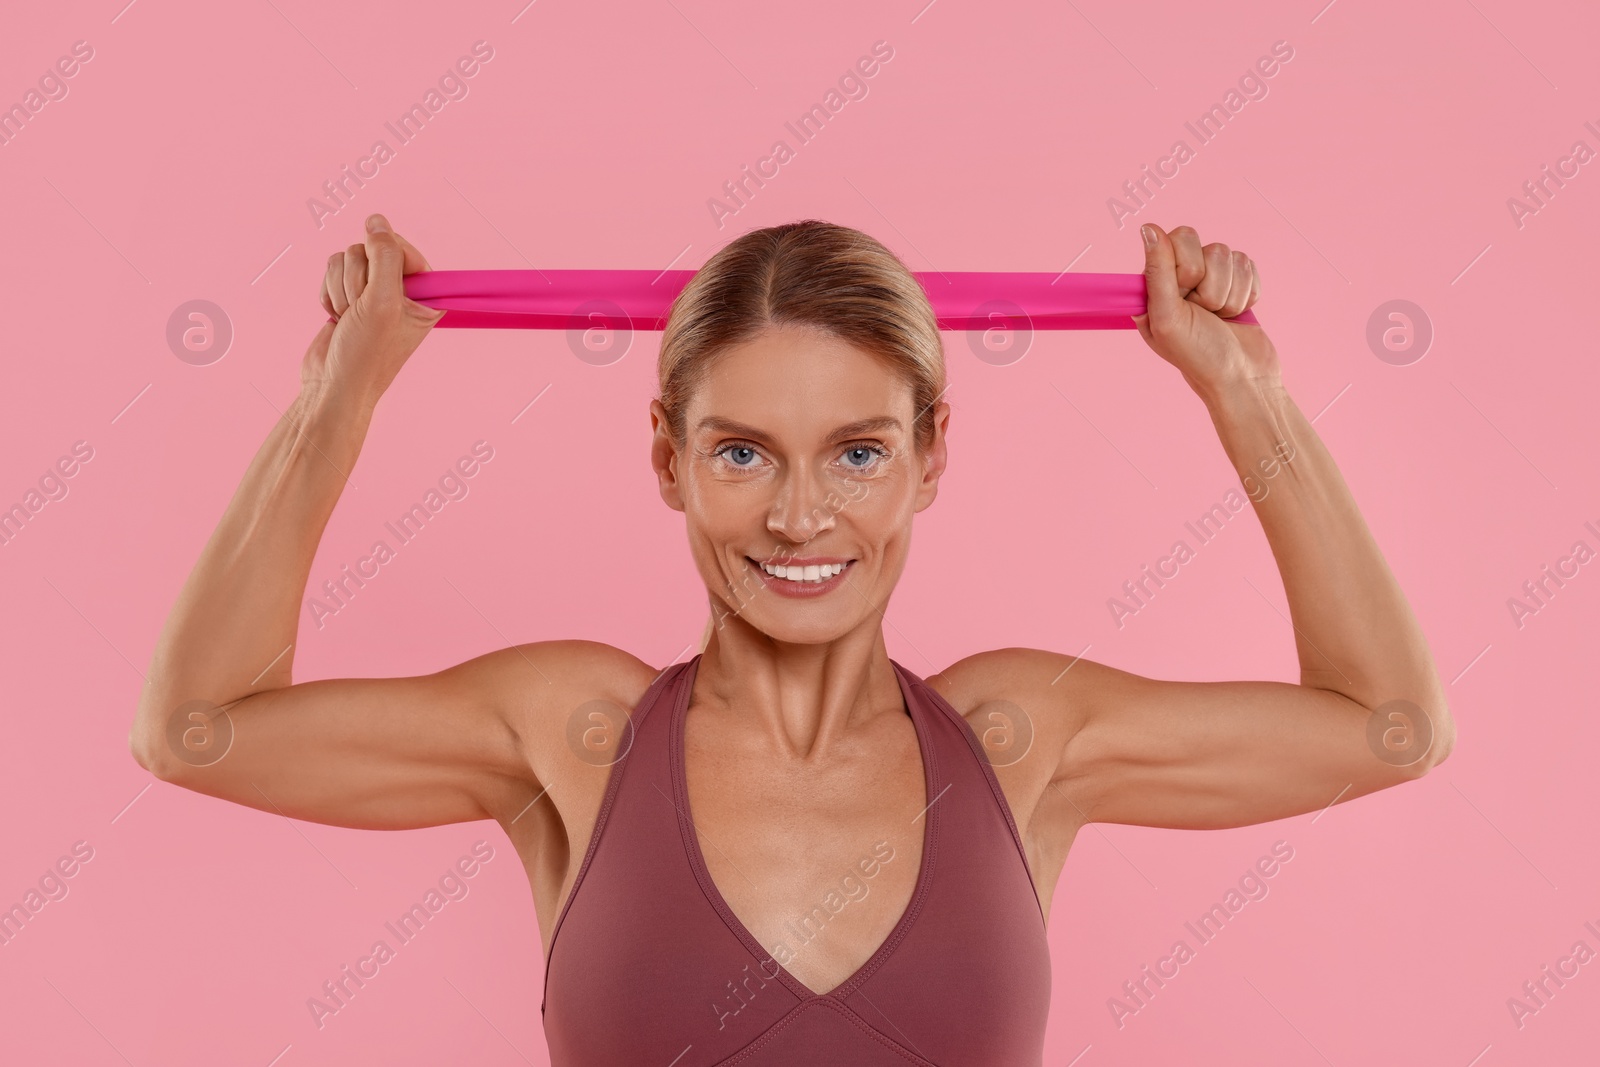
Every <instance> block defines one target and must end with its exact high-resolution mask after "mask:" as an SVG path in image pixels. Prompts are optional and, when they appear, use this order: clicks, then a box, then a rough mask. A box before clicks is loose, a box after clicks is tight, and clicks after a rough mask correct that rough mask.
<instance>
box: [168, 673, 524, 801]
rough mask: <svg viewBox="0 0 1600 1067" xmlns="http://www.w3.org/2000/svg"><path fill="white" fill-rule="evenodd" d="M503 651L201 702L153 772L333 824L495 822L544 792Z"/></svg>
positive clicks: (170, 741)
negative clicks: (401, 674)
mask: <svg viewBox="0 0 1600 1067" xmlns="http://www.w3.org/2000/svg"><path fill="white" fill-rule="evenodd" d="M509 651H515V650H509ZM500 658H503V656H502V654H496V653H491V654H490V655H488V656H482V657H479V658H477V659H475V660H469V661H467V662H465V663H461V664H458V665H456V666H454V667H451V668H448V669H446V670H443V671H439V672H437V673H435V674H429V675H421V676H416V677H407V678H332V679H321V680H316V681H309V682H301V683H298V684H294V685H289V686H285V687H283V688H279V689H270V690H264V691H262V692H259V693H254V694H251V695H250V696H247V697H244V698H243V699H241V700H238V701H236V702H234V703H233V704H230V705H226V706H224V707H223V708H222V709H221V710H220V711H212V712H206V711H205V710H204V706H203V705H201V706H200V707H199V709H198V714H197V713H196V709H191V711H190V713H189V714H188V715H187V718H188V720H189V721H188V722H184V721H183V719H182V717H180V721H179V723H178V724H177V727H178V728H177V729H169V730H168V731H167V737H166V738H165V739H163V744H162V747H163V748H164V750H165V751H164V752H163V753H162V755H161V758H160V759H159V760H157V761H156V763H157V765H156V767H155V768H153V769H154V770H155V771H156V773H157V775H158V776H159V777H161V778H162V779H163V780H166V781H170V782H173V783H175V784H178V785H181V786H183V787H185V788H187V789H192V790H195V791H196V792H200V793H205V794H208V795H210V796H215V797H220V798H222V799H224V800H231V801H233V802H235V803H239V804H245V805H248V806H250V807H253V808H259V809H261V810H263V811H268V812H274V813H277V814H281V815H286V816H288V817H290V818H295V819H305V820H308V821H312V822H321V823H328V824H331V825H335V826H347V827H353V828H360V829H384V830H398V829H412V828H416V827H423V826H438V825H442V824H445V823H455V822H470V821H474V820H478V819H486V818H491V817H494V813H495V811H497V810H499V809H501V808H503V806H504V804H505V803H507V802H509V801H510V800H511V799H513V798H514V796H515V795H519V794H521V793H529V794H530V795H531V794H532V793H533V792H535V791H536V787H535V785H534V783H533V776H532V772H531V770H530V769H529V767H528V763H527V761H526V759H524V758H523V753H522V745H521V743H520V740H519V736H518V731H517V730H516V729H515V728H514V722H513V720H512V718H511V716H510V715H509V714H508V710H509V709H508V701H507V699H506V684H507V683H506V680H505V679H504V677H503V675H504V674H505V668H504V666H502V665H500V664H498V663H497V659H500ZM185 732H187V733H188V734H189V735H190V740H193V741H198V742H201V743H198V744H190V743H186V739H185V737H184V734H185Z"/></svg>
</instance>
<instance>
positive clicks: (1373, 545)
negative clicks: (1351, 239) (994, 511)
mask: <svg viewBox="0 0 1600 1067" xmlns="http://www.w3.org/2000/svg"><path fill="white" fill-rule="evenodd" d="M1152 229H1153V230H1154V234H1155V237H1156V243H1155V245H1154V247H1150V248H1147V251H1146V272H1145V277H1146V285H1147V288H1148V290H1149V299H1148V305H1149V311H1148V314H1147V315H1144V316H1140V317H1139V318H1138V320H1136V321H1137V325H1138V327H1139V332H1140V334H1141V336H1143V337H1144V339H1145V341H1146V342H1147V343H1148V344H1149V345H1150V347H1151V348H1152V349H1154V350H1155V351H1156V352H1157V354H1159V355H1160V356H1162V358H1164V359H1166V360H1167V361H1168V362H1170V363H1172V364H1174V365H1175V366H1176V367H1177V368H1178V369H1179V370H1180V371H1181V372H1182V373H1183V375H1184V377H1185V379H1186V380H1187V381H1188V382H1189V384H1190V385H1191V387H1193V388H1194V390H1195V392H1196V393H1197V394H1198V395H1199V396H1200V398H1201V399H1202V400H1203V401H1204V402H1205V404H1206V407H1207V409H1208V410H1209V411H1210V413H1211V419H1212V422H1213V423H1214V425H1215V426H1216V429H1217V433H1218V435H1219V437H1220V438H1221V441H1222V446H1223V448H1224V449H1225V450H1226V451H1227V454H1228V458H1229V459H1230V460H1231V461H1232V463H1233V466H1234V469H1235V470H1236V471H1237V472H1238V473H1239V475H1240V478H1241V479H1242V482H1243V485H1244V489H1245V492H1246V495H1248V496H1249V497H1250V499H1251V501H1252V503H1253V505H1254V507H1255V511H1256V515H1257V516H1258V517H1259V519H1260V521H1261V525H1262V528H1263V530H1264V531H1265V533H1266V537H1267V541H1268V542H1269V543H1270V545H1271V547H1272V553H1273V556H1274V557H1275V558H1276V560H1277V563H1278V569H1279V572H1280V574H1281V575H1282V579H1283V587H1284V591H1285V593H1286V594H1287V597H1288V601H1289V620H1290V621H1291V622H1292V624H1293V627H1294V633H1295V647H1296V650H1297V652H1298V654H1299V661H1300V682H1299V684H1298V685H1295V684H1291V683H1287V682H1268V681H1240V682H1176V681H1160V680H1155V679H1150V678H1143V677H1140V676H1138V675H1133V674H1129V673H1127V672H1124V671H1119V670H1115V669H1113V668H1110V667H1105V666H1102V665H1100V664H1094V663H1090V662H1089V661H1073V660H1071V659H1070V657H1062V656H1057V655H1055V654H1052V653H1041V652H1036V651H1032V650H1023V649H1011V650H1006V653H1008V654H1009V655H1005V654H1003V655H1002V656H1001V657H1000V658H999V659H997V660H994V661H992V662H993V665H994V666H995V667H997V668H999V670H997V671H988V672H983V673H984V674H987V676H988V680H987V682H986V683H983V682H980V683H978V684H979V685H980V686H981V687H982V688H983V689H986V690H988V692H987V693H981V692H974V693H971V694H968V700H969V702H971V703H973V704H979V703H981V702H982V701H983V700H984V699H994V698H998V697H999V696H1001V695H1002V694H1003V693H1004V694H1012V695H1011V697H1010V699H1012V700H1014V701H1015V700H1021V701H1024V702H1026V703H1027V704H1029V705H1032V707H1033V708H1034V709H1036V711H1037V712H1042V713H1043V718H1044V719H1045V721H1044V722H1043V723H1037V722H1036V729H1037V734H1038V737H1037V740H1040V741H1044V742H1045V744H1044V747H1043V752H1044V754H1046V755H1047V756H1049V757H1050V758H1054V757H1055V756H1056V755H1057V754H1059V757H1060V758H1059V762H1058V764H1057V766H1056V767H1055V768H1054V771H1053V774H1052V775H1051V782H1050V784H1052V785H1053V786H1054V787H1055V789H1056V790H1057V791H1059V792H1061V793H1062V795H1064V796H1066V797H1067V798H1069V799H1070V800H1071V801H1072V804H1073V807H1075V808H1076V809H1077V811H1076V812H1075V813H1074V812H1071V811H1068V812H1065V813H1063V817H1064V818H1068V819H1071V820H1072V821H1078V822H1082V821H1093V822H1114V823H1133V824H1138V825H1146V826H1171V827H1186V828H1195V829H1209V828H1220V827H1226V826H1240V825H1246V824H1250V823H1256V822H1264V821H1268V820H1271V819H1278V818H1283V817H1286V816H1289V815H1294V814H1298V813H1301V812H1304V811H1309V810H1315V809H1317V808H1320V807H1323V806H1326V805H1328V804H1330V803H1332V802H1333V801H1334V800H1335V799H1339V800H1348V799H1350V798H1352V797H1355V796H1360V795H1362V794H1363V793H1370V792H1373V791H1375V790H1377V789H1382V788H1385V787H1387V786H1391V785H1395V784H1398V783H1400V782H1403V781H1407V780H1410V779H1412V778H1415V777H1417V776H1419V775H1421V774H1424V773H1426V772H1427V771H1428V770H1429V769H1430V768H1432V767H1433V766H1435V765H1436V764H1438V763H1439V762H1440V761H1442V760H1443V759H1444V758H1445V757H1446V756H1447V755H1448V754H1449V751H1450V748H1451V745H1452V743H1453V740H1454V733H1455V731H1454V725H1453V723H1452V721H1451V718H1450V712H1449V709H1448V707H1447V705H1446V701H1445V695H1444V686H1443V685H1442V684H1441V683H1440V679H1439V676H1438V672H1437V670H1436V668H1435V667H1434V663H1433V658H1432V655H1431V654H1430V652H1429V650H1428V645H1427V641H1426V639H1425V638H1424V637H1423V633H1422V629H1421V627H1419V626H1418V624H1417V620H1416V617H1415V616H1414V615H1413V614H1412V611H1411V608H1410V606H1409V605H1408V604H1407V602H1406V598H1405V594H1404V593H1403V592H1402V591H1401V589H1400V586H1399V583H1398V582H1396V581H1395V577H1394V575H1393V573H1391V572H1390V570H1389V567H1388V565H1387V563H1386V562H1385V561H1384V558H1383V554H1382V552H1381V551H1380V550H1379V548H1378V545H1377V542H1376V541H1374V539H1373V537H1372V533H1371V531H1369V530H1368V529H1367V525H1366V522H1365V520H1364V519H1363V518H1362V516H1361V513H1360V511H1358V510H1357V508H1356V504H1355V500H1354V499H1353V498H1352V497H1351V494H1350V490H1349V487H1348V486H1346V485H1345V482H1344V479H1343V477H1342V476H1341V475H1340V473H1339V469H1338V468H1337V467H1336V466H1335V465H1334V462H1333V458H1332V457H1331V456H1330V455H1329V454H1328V451H1327V449H1326V448H1324V447H1323V444H1322V441H1321V440H1320V439H1319V438H1318V437H1317V435H1316V432H1315V431H1314V430H1313V429H1312V428H1311V424H1310V423H1309V422H1308V421H1307V419H1306V418H1305V416H1304V415H1303V414H1302V413H1301V411H1300V409H1299V407H1297V406H1296V405H1295V403H1294V401H1293V400H1292V399H1290V397H1289V394H1288V393H1287V392H1286V391H1285V390H1284V387H1283V382H1282V379H1281V376H1280V373H1279V366H1278V356H1277V352H1276V351H1275V350H1274V348H1273V346H1272V342H1271V341H1270V340H1269V339H1268V338H1267V336H1266V333H1265V331H1264V330H1263V329H1262V328H1261V327H1260V326H1256V325H1245V324H1236V323H1231V322H1227V321H1224V320H1226V319H1228V318H1231V317H1233V316H1235V315H1237V314H1239V312H1240V311H1242V310H1244V309H1245V308H1246V307H1248V306H1250V305H1251V304H1253V303H1254V301H1255V299H1256V297H1257V296H1258V295H1259V292H1260V280H1259V277H1258V275H1257V272H1256V269H1255V265H1254V263H1253V262H1252V261H1251V260H1250V259H1249V257H1247V256H1245V255H1244V253H1242V252H1233V251H1230V250H1229V249H1228V248H1227V246H1225V245H1221V244H1211V245H1207V246H1205V247H1204V248H1202V247H1201V246H1200V242H1199V237H1198V235H1197V234H1196V233H1195V231H1194V230H1193V229H1191V228H1189V227H1178V228H1176V229H1174V230H1173V231H1172V233H1171V234H1170V235H1169V234H1165V233H1162V231H1161V230H1160V229H1159V228H1155V227H1152ZM1062 671H1065V672H1066V673H1065V674H1064V675H1063V674H1062V673H1061V672H1062ZM1057 679H1059V680H1060V683H1061V684H1056V680H1057ZM974 680H975V681H976V677H975V676H974ZM1033 717H1034V718H1035V720H1038V719H1039V718H1040V715H1038V714H1033ZM1424 719H1425V721H1424ZM1042 770H1043V768H1041V771H1042ZM1041 788H1042V784H1041Z"/></svg>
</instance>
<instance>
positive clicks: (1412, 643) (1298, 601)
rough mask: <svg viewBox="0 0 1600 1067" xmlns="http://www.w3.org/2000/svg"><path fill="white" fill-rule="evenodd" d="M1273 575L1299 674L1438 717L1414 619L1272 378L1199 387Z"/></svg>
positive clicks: (1328, 461)
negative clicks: (1212, 390) (1262, 536)
mask: <svg viewBox="0 0 1600 1067" xmlns="http://www.w3.org/2000/svg"><path fill="white" fill-rule="evenodd" d="M1206 406H1207V408H1208V410H1209V411H1210V413H1211V418H1212V422H1213V423H1214V424H1215V426H1216V428H1217V432H1218V434H1219V436H1220V437H1221V440H1222V444H1223V447H1224V448H1225V449H1226V451H1227V453H1228V458H1229V459H1230V460H1231V461H1232V463H1233V466H1234V469H1235V470H1236V471H1237V472H1238V473H1239V475H1240V478H1241V479H1242V480H1243V484H1244V489H1245V492H1246V495H1247V496H1249V497H1250V499H1251V501H1252V503H1253V504H1254V506H1255V510H1256V515H1257V516H1258V517H1259V519H1260V520H1261V526H1262V529H1263V530H1264V531H1265V533H1266V536H1267V541H1268V543H1269V544H1270V545H1271V546H1272V553H1273V556H1274V557H1275V558H1276V560H1277V563H1278V570H1279V572H1280V574H1281V575H1282V579H1283V586H1284V591H1285V593H1286V594H1287V596H1288V600H1289V615H1290V618H1291V620H1292V622H1293V624H1294V630H1295V648H1296V650H1297V652H1298V654H1299V660H1300V681H1301V684H1302V685H1306V686H1311V687H1314V688H1318V689H1328V690H1333V691H1335V692H1338V693H1342V694H1343V695H1345V696H1347V697H1349V698H1350V699H1352V700H1354V701H1356V702H1357V703H1359V704H1362V705H1363V706H1365V707H1368V708H1376V707H1378V706H1379V705H1380V704H1383V703H1385V702H1387V701H1389V700H1394V699H1405V700H1409V701H1412V702H1413V703H1416V704H1418V705H1420V706H1421V707H1423V708H1424V709H1427V711H1428V712H1429V715H1430V717H1431V718H1434V721H1435V726H1436V728H1442V727H1443V726H1445V725H1446V724H1445V723H1443V722H1442V721H1441V719H1442V718H1443V717H1444V716H1446V715H1447V709H1446V707H1445V701H1444V692H1443V686H1442V685H1441V684H1440V681H1439V676H1438V671H1437V669H1436V667H1435V666H1434V663H1433V656H1432V654H1431V653H1430V652H1429V650H1428V645H1427V640H1426V638H1425V637H1424V636H1423V633H1422V628H1421V627H1420V626H1419V625H1418V623H1417V620H1416V617H1415V616H1414V615H1413V614H1412V611H1411V607H1410V605H1409V604H1408V603H1407V601H1406V598H1405V594H1404V593H1403V592H1402V591H1401V589H1400V585H1399V583H1398V582H1397V581H1396V580H1395V577H1394V575H1393V574H1392V573H1391V572H1390V570H1389V566H1388V564H1387V563H1386V562H1385V560H1384V558H1383V553H1382V552H1381V551H1380V550H1379V548H1378V545H1377V542H1376V541H1375V540H1374V539H1373V537H1372V533H1371V531H1370V530H1368V528H1367V524H1366V521H1365V519H1363V518H1362V515H1361V512H1360V511H1359V510H1358V509H1357V507H1356V503H1355V500H1354V498H1353V497H1352V496H1351V494H1350V489H1349V487H1348V486H1347V485H1346V484H1345V481H1344V478H1343V476H1342V475H1341V474H1340V473H1339V469H1338V467H1337V466H1335V464H1334V462H1333V457H1332V456H1331V455H1329V453H1328V450H1327V449H1326V448H1325V447H1324V446H1323V444H1322V440H1321V439H1320V438H1319V437H1318V436H1317V434H1316V431H1315V430H1313V429H1312V427H1311V424H1310V422H1309V421H1307V419H1306V417H1305V416H1304V415H1303V414H1302V413H1301V411H1300V409H1299V407H1298V406H1296V405H1295V403H1294V401H1293V400H1292V399H1291V398H1290V397H1289V394H1288V393H1287V392H1286V391H1285V390H1284V388H1283V386H1282V384H1281V382H1280V381H1279V380H1278V379H1276V378H1265V379H1254V380H1251V381H1248V382H1242V383H1240V384H1238V385H1235V386H1233V387H1231V388H1230V389H1228V390H1226V391H1224V392H1222V393H1220V394H1215V395H1212V396H1209V397H1206Z"/></svg>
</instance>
